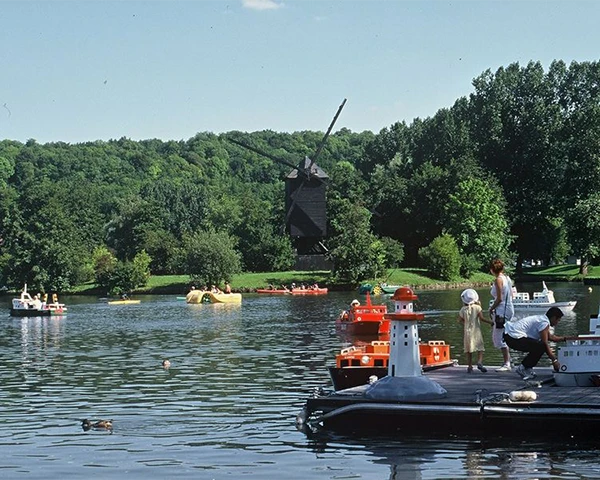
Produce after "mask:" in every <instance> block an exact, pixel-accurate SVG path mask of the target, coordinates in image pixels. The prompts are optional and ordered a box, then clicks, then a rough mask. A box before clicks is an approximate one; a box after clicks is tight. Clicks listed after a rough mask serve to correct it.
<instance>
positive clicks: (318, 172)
mask: <svg viewBox="0 0 600 480" xmlns="http://www.w3.org/2000/svg"><path fill="white" fill-rule="evenodd" d="M311 163H312V160H311V159H310V158H308V157H304V160H302V161H301V162H300V163H299V164H298V168H295V169H294V170H292V171H291V172H290V173H288V175H287V178H298V175H299V173H298V169H301V170H302V171H306V170H307V169H308V167H310V164H311ZM310 175H311V176H312V177H317V178H329V175H327V174H326V173H325V171H324V170H323V169H322V168H321V167H319V166H318V165H317V164H316V163H313V164H312V167H311V168H310Z"/></svg>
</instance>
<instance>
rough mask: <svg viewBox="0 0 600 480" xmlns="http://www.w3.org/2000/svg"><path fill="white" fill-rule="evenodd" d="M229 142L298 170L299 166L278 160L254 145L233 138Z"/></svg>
mask: <svg viewBox="0 0 600 480" xmlns="http://www.w3.org/2000/svg"><path fill="white" fill-rule="evenodd" d="M227 140H229V141H230V142H231V143H235V144H236V145H239V146H240V147H243V148H246V149H248V150H250V151H252V152H254V153H258V154H259V155H262V156H263V157H267V158H268V159H270V160H273V161H274V162H277V163H281V164H282V165H287V166H288V167H291V168H293V169H294V170H298V165H294V164H293V163H290V162H288V161H286V160H283V159H281V158H277V157H275V156H273V155H271V154H270V153H267V152H264V151H262V150H260V149H258V148H256V147H253V146H252V145H248V144H247V143H243V142H240V141H239V140H235V139H233V138H228V139H227ZM303 173H304V172H303Z"/></svg>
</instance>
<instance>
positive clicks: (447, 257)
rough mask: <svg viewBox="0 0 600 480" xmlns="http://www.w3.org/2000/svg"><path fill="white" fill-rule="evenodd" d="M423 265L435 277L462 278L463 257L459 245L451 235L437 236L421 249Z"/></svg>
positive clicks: (447, 279) (445, 278)
mask: <svg viewBox="0 0 600 480" xmlns="http://www.w3.org/2000/svg"><path fill="white" fill-rule="evenodd" d="M419 256H420V257H421V260H422V262H423V265H425V267H426V268H427V270H428V271H429V272H430V273H431V275H433V276H434V277H435V278H439V279H441V280H446V281H453V280H458V279H459V278H460V266H461V258H460V252H459V249H458V245H457V244H456V241H455V240H454V238H453V237H452V236H451V235H448V234H444V235H441V236H439V237H437V238H435V239H434V240H433V241H432V242H431V243H430V244H429V245H428V246H426V247H423V248H421V249H420V250H419Z"/></svg>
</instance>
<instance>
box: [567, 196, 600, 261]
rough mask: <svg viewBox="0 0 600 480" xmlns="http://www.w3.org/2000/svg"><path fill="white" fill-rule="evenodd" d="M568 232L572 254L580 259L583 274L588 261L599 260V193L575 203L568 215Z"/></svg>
mask: <svg viewBox="0 0 600 480" xmlns="http://www.w3.org/2000/svg"><path fill="white" fill-rule="evenodd" d="M568 231H569V239H570V242H571V246H572V248H573V252H574V253H575V254H576V255H578V256H580V257H581V259H582V262H581V266H582V268H581V273H583V269H584V267H585V266H586V265H587V263H588V262H589V261H591V260H593V259H597V258H600V193H595V194H592V195H590V197H588V198H586V199H584V200H580V201H579V202H577V204H576V205H575V206H574V208H573V209H572V210H571V212H570V213H569V221H568Z"/></svg>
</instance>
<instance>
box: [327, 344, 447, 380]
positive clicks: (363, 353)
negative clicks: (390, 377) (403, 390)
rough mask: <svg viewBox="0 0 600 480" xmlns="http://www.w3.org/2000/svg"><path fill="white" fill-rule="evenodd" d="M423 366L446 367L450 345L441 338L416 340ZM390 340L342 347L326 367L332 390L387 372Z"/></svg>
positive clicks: (431, 367) (428, 368) (431, 368)
mask: <svg viewBox="0 0 600 480" xmlns="http://www.w3.org/2000/svg"><path fill="white" fill-rule="evenodd" d="M419 354H420V357H421V367H422V368H423V370H425V371H427V370H433V369H435V368H440V367H447V366H450V365H453V364H454V361H453V360H451V359H450V345H446V342H444V341H442V340H432V341H429V342H421V343H419ZM389 356H390V342H388V341H384V340H375V341H373V342H370V343H368V344H366V345H360V346H351V347H348V348H344V349H342V351H341V352H340V353H339V354H338V355H336V356H335V367H329V376H330V377H331V381H332V383H333V387H334V388H335V390H343V389H345V388H351V387H356V386H358V385H364V384H366V383H369V379H370V377H371V376H372V375H375V376H376V377H377V378H381V377H385V376H386V375H387V374H388V361H389Z"/></svg>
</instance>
